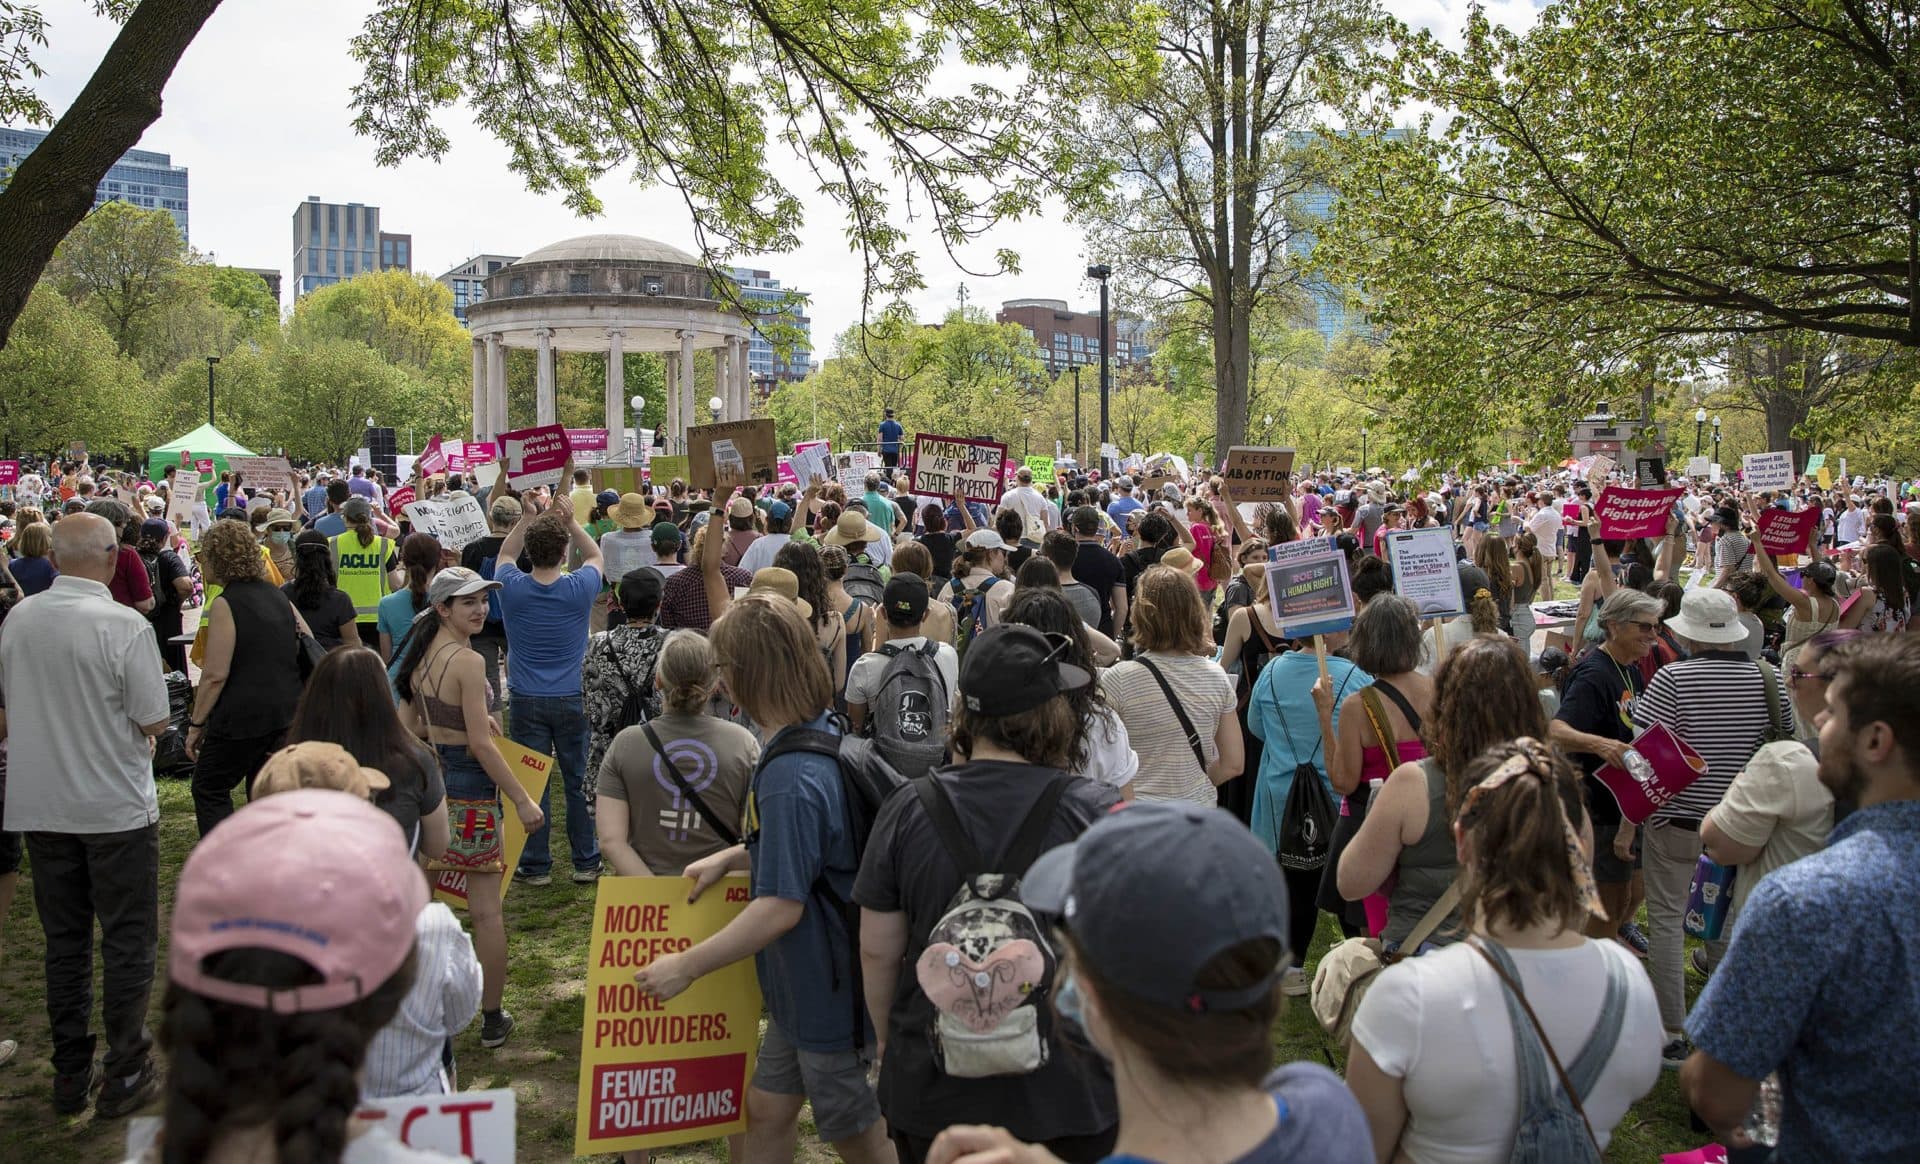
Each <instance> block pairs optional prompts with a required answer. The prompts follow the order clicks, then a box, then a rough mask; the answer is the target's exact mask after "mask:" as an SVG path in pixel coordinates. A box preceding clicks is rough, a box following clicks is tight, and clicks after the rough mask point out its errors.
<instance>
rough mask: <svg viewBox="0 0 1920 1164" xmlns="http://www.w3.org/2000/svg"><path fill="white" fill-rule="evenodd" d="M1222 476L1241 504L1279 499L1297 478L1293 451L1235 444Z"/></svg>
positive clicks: (1235, 499) (1221, 473) (1285, 494)
mask: <svg viewBox="0 0 1920 1164" xmlns="http://www.w3.org/2000/svg"><path fill="white" fill-rule="evenodd" d="M1220 476H1221V477H1222V478H1224V479H1225V480H1226V483H1227V490H1228V492H1229V493H1230V494H1231V495H1232V497H1233V500H1234V502H1235V503H1236V504H1237V503H1239V502H1243V501H1279V500H1281V499H1283V498H1284V497H1286V496H1287V492H1288V490H1287V488H1286V487H1287V486H1290V485H1291V483H1292V481H1293V450H1292V449H1283V448H1265V447H1261V446H1256V445H1235V446H1233V447H1232V448H1230V449H1228V450H1227V462H1226V467H1225V468H1223V469H1221V471H1220Z"/></svg>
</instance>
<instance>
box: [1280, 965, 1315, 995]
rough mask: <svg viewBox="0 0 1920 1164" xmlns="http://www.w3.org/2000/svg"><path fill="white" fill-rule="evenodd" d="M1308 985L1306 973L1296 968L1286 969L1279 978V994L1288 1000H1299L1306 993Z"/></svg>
mask: <svg viewBox="0 0 1920 1164" xmlns="http://www.w3.org/2000/svg"><path fill="white" fill-rule="evenodd" d="M1308 985H1309V984H1308V982H1307V972H1306V971H1305V970H1303V969H1301V968H1300V967H1298V966H1289V967H1287V972H1286V973H1285V974H1282V975H1281V976H1280V993H1281V994H1284V995H1286V996H1287V997H1288V998H1299V997H1300V996H1301V995H1303V994H1305V993H1306V992H1307V987H1308Z"/></svg>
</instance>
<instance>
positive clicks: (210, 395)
mask: <svg viewBox="0 0 1920 1164" xmlns="http://www.w3.org/2000/svg"><path fill="white" fill-rule="evenodd" d="M219 362H220V357H219V356H208V357H207V423H208V424H212V423H213V366H214V365H215V364H217V363H219Z"/></svg>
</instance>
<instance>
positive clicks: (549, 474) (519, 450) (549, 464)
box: [500, 424, 569, 489]
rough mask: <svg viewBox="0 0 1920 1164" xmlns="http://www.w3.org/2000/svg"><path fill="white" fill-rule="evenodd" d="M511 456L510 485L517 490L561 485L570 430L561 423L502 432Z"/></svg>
mask: <svg viewBox="0 0 1920 1164" xmlns="http://www.w3.org/2000/svg"><path fill="white" fill-rule="evenodd" d="M500 443H501V444H502V445H503V446H504V447H505V451H506V455H507V484H508V485H509V486H511V487H513V488H514V489H531V488H533V487H535V486H536V485H553V486H558V485H559V484H560V479H561V478H562V477H564V476H565V475H566V470H567V457H568V455H569V454H568V446H567V430H566V429H564V428H561V427H560V426H559V425H557V424H547V425H541V426H540V427H539V428H522V429H516V430H515V431H513V432H508V433H501V434H500Z"/></svg>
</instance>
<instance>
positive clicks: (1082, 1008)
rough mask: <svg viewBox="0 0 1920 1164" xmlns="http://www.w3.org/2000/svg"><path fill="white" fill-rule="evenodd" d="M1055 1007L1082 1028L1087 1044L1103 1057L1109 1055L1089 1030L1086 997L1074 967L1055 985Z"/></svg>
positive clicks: (1061, 976)
mask: <svg viewBox="0 0 1920 1164" xmlns="http://www.w3.org/2000/svg"><path fill="white" fill-rule="evenodd" d="M1053 1009H1054V1010H1055V1011H1057V1012H1059V1015H1060V1017H1061V1018H1063V1019H1065V1020H1067V1021H1068V1022H1070V1023H1072V1024H1073V1025H1074V1026H1076V1027H1079V1028H1080V1032H1081V1034H1083V1035H1086V1037H1087V1045H1088V1046H1090V1047H1092V1048H1093V1049H1094V1051H1095V1052H1096V1053H1097V1054H1098V1055H1099V1056H1100V1057H1101V1058H1102V1059H1104V1058H1106V1057H1107V1053H1106V1052H1105V1051H1104V1050H1102V1049H1101V1048H1100V1046H1099V1045H1098V1044H1097V1043H1095V1042H1094V1041H1093V1035H1092V1032H1090V1031H1088V1030H1087V1004H1086V999H1084V998H1082V997H1081V996H1080V980H1079V979H1078V978H1077V977H1076V976H1075V975H1074V973H1073V971H1072V969H1068V970H1066V971H1064V972H1063V973H1062V974H1061V975H1060V981H1059V982H1058V983H1056V984H1055V985H1054V988H1053Z"/></svg>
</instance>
